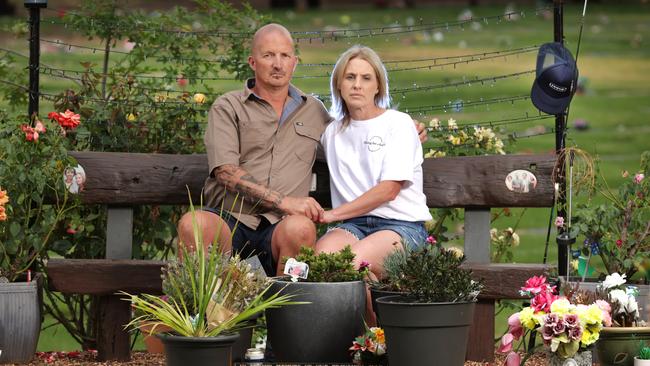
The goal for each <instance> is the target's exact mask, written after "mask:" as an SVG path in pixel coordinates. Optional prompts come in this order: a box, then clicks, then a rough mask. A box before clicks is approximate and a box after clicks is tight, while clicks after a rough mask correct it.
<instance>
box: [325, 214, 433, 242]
mask: <svg viewBox="0 0 650 366" xmlns="http://www.w3.org/2000/svg"><path fill="white" fill-rule="evenodd" d="M333 229H342V230H345V231H347V232H349V233H350V234H352V235H354V236H355V237H356V238H357V239H359V240H361V239H363V238H365V237H367V236H368V235H370V234H373V233H376V232H377V231H381V230H391V231H394V232H396V233H397V234H399V236H401V237H402V243H404V246H405V247H406V248H409V249H417V248H419V247H421V246H422V245H424V244H425V241H426V238H427V235H428V234H427V231H426V229H425V228H424V222H423V221H415V222H414V221H402V220H393V219H384V218H382V217H377V216H360V217H355V218H352V219H349V220H345V221H343V222H341V223H339V224H338V225H336V226H334V227H332V228H330V230H333Z"/></svg>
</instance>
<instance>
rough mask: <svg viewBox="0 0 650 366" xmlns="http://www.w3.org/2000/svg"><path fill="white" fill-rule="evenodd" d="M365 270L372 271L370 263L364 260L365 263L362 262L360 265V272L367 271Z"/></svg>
mask: <svg viewBox="0 0 650 366" xmlns="http://www.w3.org/2000/svg"><path fill="white" fill-rule="evenodd" d="M365 269H368V270H370V262H368V261H366V260H363V261H361V263H360V264H359V271H363V270H365Z"/></svg>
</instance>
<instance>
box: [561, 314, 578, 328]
mask: <svg viewBox="0 0 650 366" xmlns="http://www.w3.org/2000/svg"><path fill="white" fill-rule="evenodd" d="M564 323H566V326H567V327H569V328H575V327H577V326H579V325H580V319H578V315H577V314H566V315H565V316H564Z"/></svg>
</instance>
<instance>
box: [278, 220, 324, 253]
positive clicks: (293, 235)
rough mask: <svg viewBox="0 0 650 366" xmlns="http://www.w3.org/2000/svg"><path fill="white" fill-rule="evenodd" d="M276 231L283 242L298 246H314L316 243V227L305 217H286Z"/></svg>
mask: <svg viewBox="0 0 650 366" xmlns="http://www.w3.org/2000/svg"><path fill="white" fill-rule="evenodd" d="M278 229H280V232H279V234H280V235H281V238H282V241H284V242H290V243H291V244H294V245H299V246H314V244H315V243H316V225H314V223H313V222H312V221H311V220H310V219H308V218H307V217H305V216H300V215H292V216H289V217H286V218H285V219H284V220H282V223H281V225H279V226H278Z"/></svg>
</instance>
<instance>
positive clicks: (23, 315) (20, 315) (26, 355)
mask: <svg viewBox="0 0 650 366" xmlns="http://www.w3.org/2000/svg"><path fill="white" fill-rule="evenodd" d="M39 291H40V290H39V285H38V280H37V279H36V280H34V281H32V282H12V283H0V350H2V354H1V355H0V364H4V363H27V362H29V360H31V359H32V357H34V352H36V345H37V344H38V336H39V333H40V331H41V306H40V301H39Z"/></svg>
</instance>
